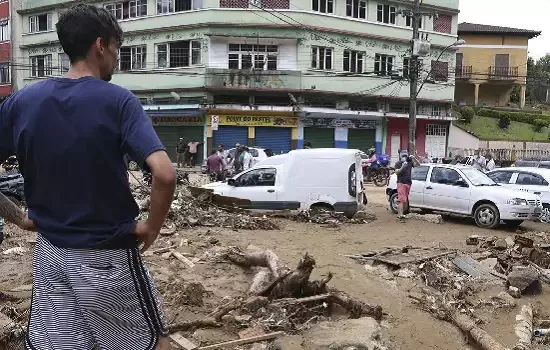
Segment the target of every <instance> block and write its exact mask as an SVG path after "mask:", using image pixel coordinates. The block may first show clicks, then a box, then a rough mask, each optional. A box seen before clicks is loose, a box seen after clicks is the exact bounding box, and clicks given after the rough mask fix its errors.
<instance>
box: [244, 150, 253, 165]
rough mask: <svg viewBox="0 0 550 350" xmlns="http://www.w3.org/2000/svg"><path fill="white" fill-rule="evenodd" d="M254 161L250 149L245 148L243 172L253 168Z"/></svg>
mask: <svg viewBox="0 0 550 350" xmlns="http://www.w3.org/2000/svg"><path fill="white" fill-rule="evenodd" d="M252 159H253V158H252V155H251V154H250V149H249V148H248V147H245V148H244V151H243V154H242V164H243V170H248V169H250V168H251V167H252Z"/></svg>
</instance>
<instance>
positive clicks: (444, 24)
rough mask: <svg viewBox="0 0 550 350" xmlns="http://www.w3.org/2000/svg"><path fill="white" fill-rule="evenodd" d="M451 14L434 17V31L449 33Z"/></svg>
mask: <svg viewBox="0 0 550 350" xmlns="http://www.w3.org/2000/svg"><path fill="white" fill-rule="evenodd" d="M452 23H453V16H450V15H438V16H437V17H436V18H434V32H439V33H446V34H451V32H452Z"/></svg>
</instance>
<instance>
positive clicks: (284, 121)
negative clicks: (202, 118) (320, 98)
mask: <svg viewBox="0 0 550 350" xmlns="http://www.w3.org/2000/svg"><path fill="white" fill-rule="evenodd" d="M211 122H212V121H211ZM219 125H242V126H278V127H296V126H298V118H296V117H277V116H253V115H220V116H219Z"/></svg>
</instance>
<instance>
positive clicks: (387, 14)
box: [376, 5, 397, 24]
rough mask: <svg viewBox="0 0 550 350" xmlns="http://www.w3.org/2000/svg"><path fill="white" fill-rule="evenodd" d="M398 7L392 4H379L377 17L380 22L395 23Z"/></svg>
mask: <svg viewBox="0 0 550 350" xmlns="http://www.w3.org/2000/svg"><path fill="white" fill-rule="evenodd" d="M396 13H397V7H395V6H391V5H378V11H377V15H376V19H377V21H378V22H382V23H388V24H395V19H396Z"/></svg>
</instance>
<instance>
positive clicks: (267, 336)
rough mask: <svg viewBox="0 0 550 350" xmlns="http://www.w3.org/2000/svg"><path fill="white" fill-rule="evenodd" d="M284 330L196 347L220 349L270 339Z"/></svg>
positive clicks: (207, 349)
mask: <svg viewBox="0 0 550 350" xmlns="http://www.w3.org/2000/svg"><path fill="white" fill-rule="evenodd" d="M284 334H285V332H274V333H269V334H264V335H260V336H257V337H250V338H246V339H239V340H232V341H228V342H225V343H219V344H214V345H208V346H201V347H200V348H198V350H215V349H222V348H226V347H230V346H237V345H245V344H251V343H257V342H261V341H264V340H271V339H275V338H277V337H279V336H281V335H284Z"/></svg>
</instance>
